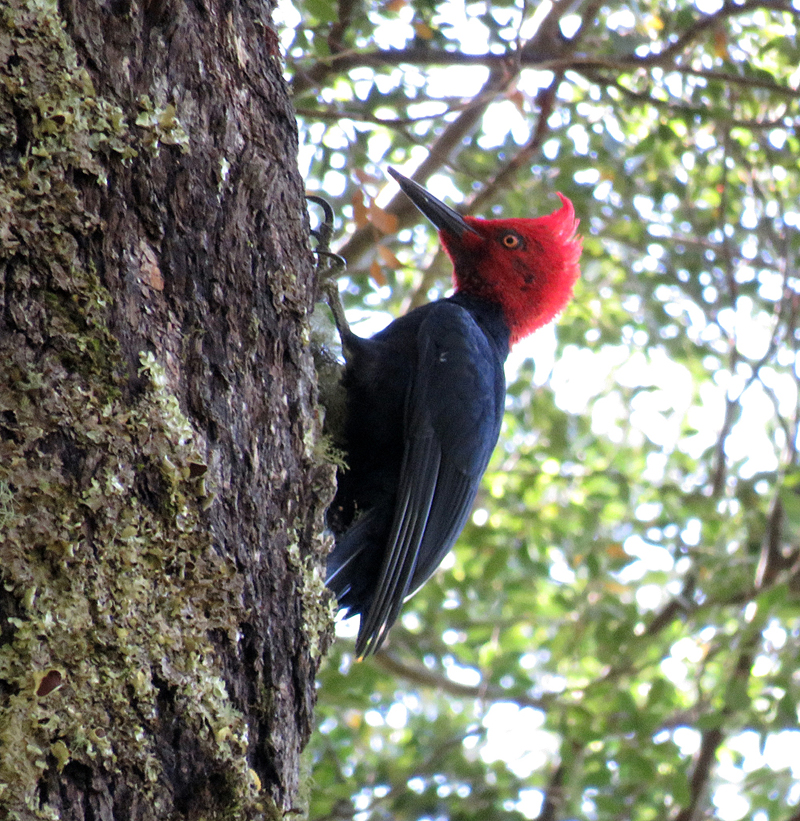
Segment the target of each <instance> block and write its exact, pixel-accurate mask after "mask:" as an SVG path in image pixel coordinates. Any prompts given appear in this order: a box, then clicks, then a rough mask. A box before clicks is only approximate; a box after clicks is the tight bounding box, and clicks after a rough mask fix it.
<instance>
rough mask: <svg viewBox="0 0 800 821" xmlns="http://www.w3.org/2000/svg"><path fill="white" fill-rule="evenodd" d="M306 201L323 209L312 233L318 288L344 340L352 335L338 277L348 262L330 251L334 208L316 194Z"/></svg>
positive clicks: (310, 195) (307, 197)
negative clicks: (314, 242) (315, 244)
mask: <svg viewBox="0 0 800 821" xmlns="http://www.w3.org/2000/svg"><path fill="white" fill-rule="evenodd" d="M306 199H307V200H308V201H309V202H313V203H314V204H315V205H319V206H320V208H322V213H323V220H322V222H320V224H319V226H318V227H317V228H316V229H314V230H312V231H311V236H312V237H314V239H315V240H316V241H317V247H316V248H315V249H314V253H315V254H316V255H317V274H318V280H317V282H318V287H319V289H320V291H321V292H322V294H324V296H325V300H326V301H327V303H328V305H329V306H330V309H331V313H332V314H333V320H334V322H335V323H336V328H337V329H338V331H339V336H340V337H341V338H342V340H344V338H345V336H346V335H347V334H349V333H350V325H349V324H348V323H347V319H346V318H345V315H344V305H342V298H341V297H340V296H339V284H338V282H337V279H338V277H339V276H340V275H341V274H342V273H344V271H345V268H346V266H347V262H346V260H345V259H344V257H342V256H339V254H334V253H333V252H332V251H331V250H330V242H331V237H332V236H333V208H332V207H331V204H330V203H329V202H328V201H327V200H326V199H324V198H323V197H319V196H317V195H316V194H306Z"/></svg>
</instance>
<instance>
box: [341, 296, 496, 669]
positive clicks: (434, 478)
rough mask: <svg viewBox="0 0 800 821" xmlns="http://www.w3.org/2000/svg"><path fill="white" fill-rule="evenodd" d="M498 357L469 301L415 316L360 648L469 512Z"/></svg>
mask: <svg viewBox="0 0 800 821" xmlns="http://www.w3.org/2000/svg"><path fill="white" fill-rule="evenodd" d="M504 398H505V382H504V377H503V357H502V356H501V355H500V353H499V352H498V351H497V349H496V348H495V347H494V346H493V345H492V343H491V342H490V341H489V339H488V338H487V336H486V334H485V333H484V332H483V330H482V329H481V328H480V326H479V325H478V323H477V322H476V321H475V320H474V318H473V317H472V315H471V314H470V312H469V311H467V310H465V309H464V308H462V307H461V306H459V305H457V304H454V303H453V302H450V301H442V302H439V303H436V304H435V305H433V306H431V309H430V310H429V311H428V313H427V316H426V317H425V319H424V321H423V322H422V323H421V324H420V326H419V332H418V336H417V362H416V368H415V371H414V378H413V380H412V383H411V386H410V388H409V393H408V397H407V404H406V411H405V421H404V430H405V436H404V440H405V446H404V453H403V462H402V467H401V471H400V482H399V485H398V492H397V500H396V503H395V508H394V518H393V521H392V528H391V532H390V535H389V538H388V541H387V544H386V550H385V553H384V558H383V563H382V565H381V570H380V574H379V577H378V583H377V586H376V588H375V592H374V595H373V597H372V601H371V603H370V606H369V609H368V610H367V611H366V613H364V614H362V617H361V624H360V626H359V633H358V640H357V642H356V652H357V654H358V655H359V656H364V655H367V654H369V653H372V652H375V651H376V650H377V649H378V648H379V647H380V646H381V644H382V643H383V640H384V639H385V637H386V633H387V631H388V630H389V628H390V627H391V625H392V624H393V623H394V621H395V619H396V618H397V615H398V613H399V612H400V607H401V606H402V604H403V601H404V599H405V598H406V597H407V596H409V595H410V594H411V593H413V592H414V591H415V590H417V589H419V588H420V587H421V586H422V585H423V584H424V583H425V582H426V581H427V580H428V579H429V578H430V576H431V575H432V574H433V572H434V571H435V570H436V568H437V567H438V566H439V564H440V562H441V561H442V559H443V558H444V557H445V555H446V554H447V552H448V551H449V550H450V548H451V547H452V546H453V544H454V542H455V541H456V539H457V538H458V535H459V533H460V532H461V530H462V528H463V527H464V524H465V523H466V520H467V518H468V516H469V513H470V509H471V508H472V503H473V501H474V499H475V494H476V493H477V491H478V485H479V484H480V480H481V476H483V472H484V471H485V470H486V465H487V464H488V462H489V457H490V456H491V454H492V450H493V449H494V446H495V444H496V442H497V436H498V433H499V431H500V422H501V420H502V414H503V403H504Z"/></svg>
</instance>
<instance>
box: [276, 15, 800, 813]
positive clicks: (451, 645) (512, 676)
mask: <svg viewBox="0 0 800 821" xmlns="http://www.w3.org/2000/svg"><path fill="white" fill-rule="evenodd" d="M798 8H800V6H798V5H797V4H795V5H792V4H791V3H789V2H782V1H778V0H742V1H741V2H731V0H724V2H713V0H708V2H697V3H692V2H687V0H671V2H667V3H656V2H654V0H639V2H628V3H625V2H614V3H604V2H599V0H578V2H577V3H574V2H565V0H555V2H543V3H541V4H539V5H535V4H529V3H527V2H524V0H515V1H514V2H511V1H510V0H506V1H505V2H494V3H491V4H489V3H486V2H475V3H469V4H467V5H466V6H464V5H462V4H459V3H457V2H448V1H447V0H390V1H389V2H386V3H383V4H375V3H363V4H359V3H355V2H352V0H340V2H339V3H338V5H334V4H330V3H328V2H319V0H314V1H313V2H312V0H308V1H307V2H300V1H299V0H298V3H297V6H296V8H294V9H292V8H290V7H288V6H286V7H284V10H283V13H284V15H285V19H286V24H287V25H286V27H285V29H284V31H283V39H284V46H285V48H286V55H287V66H288V70H289V72H290V74H291V78H292V83H293V85H294V91H295V102H296V106H297V108H298V111H299V114H300V117H301V129H302V146H301V160H302V162H303V164H304V166H305V167H304V170H305V171H306V172H307V178H308V185H309V188H310V189H313V190H319V191H320V192H323V193H324V194H325V195H326V196H327V197H328V198H329V199H330V200H331V202H332V203H333V205H334V208H335V210H336V212H337V214H339V215H340V216H341V218H342V225H341V230H342V231H344V232H349V235H348V236H347V238H346V240H345V241H344V242H343V244H342V247H341V248H340V249H339V250H340V253H342V254H343V255H344V256H345V257H346V258H347V259H348V261H349V263H350V265H349V269H348V275H347V278H346V279H344V280H343V285H342V287H343V288H344V297H345V300H346V305H347V307H348V309H349V310H350V317H351V319H355V318H359V317H365V318H367V319H369V322H368V323H366V324H365V325H364V326H362V327H363V328H364V329H366V328H370V329H371V330H374V329H375V327H376V323H378V322H383V321H385V320H386V319H387V318H388V315H389V314H391V315H396V314H399V313H401V312H403V311H405V310H407V309H408V308H409V307H411V306H413V305H415V304H418V303H420V302H424V301H426V300H427V299H430V298H436V297H437V296H440V295H442V294H443V293H445V291H446V289H447V287H448V282H447V275H448V270H447V265H446V264H445V262H444V261H443V260H442V259H441V255H440V254H436V240H435V236H434V235H433V233H432V232H431V230H430V229H429V228H428V227H427V226H425V225H423V224H422V222H423V221H422V219H421V218H420V217H419V216H418V215H417V214H416V213H415V212H414V211H413V209H411V208H409V207H408V206H407V205H406V204H405V203H404V202H403V201H402V198H401V197H400V196H394V197H393V198H392V196H393V195H394V194H395V192H396V187H395V185H394V184H393V183H391V182H390V181H388V179H387V178H386V176H385V168H386V166H387V165H389V164H391V165H394V166H397V167H398V169H399V170H401V171H403V172H404V173H407V174H410V173H411V172H412V171H417V176H416V177H415V178H416V179H418V180H419V181H420V182H423V183H424V184H427V185H428V186H429V187H430V188H431V189H432V191H433V192H434V193H435V194H437V195H438V196H442V197H443V198H446V199H449V200H451V201H454V202H460V203H461V207H462V208H463V209H464V211H466V212H471V213H479V214H481V215H484V216H492V215H494V216H497V215H506V216H522V215H527V214H530V215H532V216H533V215H536V214H540V213H544V212H546V211H549V210H553V209H554V208H555V207H556V205H557V202H556V199H555V196H554V194H555V192H556V191H561V192H563V193H564V194H565V195H567V196H568V197H570V198H571V199H572V201H573V203H574V204H575V208H576V211H577V213H578V215H579V216H580V217H581V220H582V228H581V230H582V233H583V236H584V256H583V262H582V269H583V277H582V280H581V282H580V284H579V286H578V289H577V293H576V297H575V301H574V303H573V304H572V305H571V306H570V307H569V308H568V309H567V310H566V311H565V313H564V315H563V316H562V317H561V319H560V320H559V322H558V324H557V327H556V329H555V331H554V332H551V331H544V332H542V333H540V334H539V335H538V336H537V337H536V338H535V339H534V341H533V343H532V344H530V345H529V346H527V347H523V350H522V351H521V353H520V354H518V355H515V356H514V357H512V361H511V363H510V366H509V371H508V376H509V382H510V384H509V400H508V412H507V415H506V424H505V429H504V433H503V438H502V440H501V445H500V447H498V450H497V452H496V453H495V456H494V459H493V462H492V465H491V467H490V470H489V472H488V474H487V476H486V479H485V482H484V485H483V490H482V492H481V495H480V497H479V500H478V502H477V504H476V510H475V513H474V515H473V519H472V522H471V523H470V524H469V526H468V527H467V529H466V531H465V533H464V534H463V536H462V538H461V539H460V541H459V544H458V546H457V548H456V550H455V551H454V553H453V555H452V557H451V558H450V559H449V560H448V561H447V562H446V565H445V568H444V569H443V570H442V571H440V573H439V574H438V575H437V576H436V577H435V579H434V580H432V581H431V582H430V583H429V584H428V585H427V586H426V587H425V588H424V589H423V590H422V591H421V592H420V593H419V594H418V595H417V596H416V597H415V598H414V599H413V600H412V601H411V602H409V603H408V604H407V605H406V607H405V611H404V612H405V615H404V617H403V618H402V622H401V623H400V624H398V625H397V626H396V627H395V629H394V631H393V633H392V635H391V639H390V642H389V644H388V646H387V649H386V650H385V651H384V652H383V653H381V654H379V656H378V657H377V658H375V659H371V660H368V661H367V662H364V663H360V664H354V663H353V659H352V644H351V643H350V642H349V641H348V640H347V639H346V638H341V639H339V641H338V642H337V644H336V646H335V648H334V650H333V651H332V653H331V655H330V657H329V659H328V661H327V663H326V664H324V665H323V670H322V671H321V674H320V695H319V707H318V716H319V729H318V732H317V733H316V735H315V738H314V739H313V740H312V755H313V773H314V779H315V795H314V798H313V803H312V817H313V818H316V819H345V818H351V817H356V818H358V819H364V820H366V819H381V818H393V819H429V818H430V819H434V818H436V819H439V818H442V819H443V818H451V819H464V821H466V820H467V819H486V818H491V819H517V818H534V817H538V818H540V819H573V818H581V819H583V818H587V819H593V818H598V819H607V818H629V819H636V820H637V821H644V820H645V819H663V818H669V819H678V820H679V821H689V819H693V818H700V817H704V818H720V819H725V820H726V821H727V819H739V818H743V817H749V818H755V819H758V820H759V821H766V819H784V818H786V819H788V818H790V817H791V818H796V817H798V815H799V814H800V813H799V811H798V803H800V764H798V761H800V759H798V757H797V753H796V750H797V749H798V748H799V745H800V732H798V728H797V725H798V706H797V705H798V701H799V700H800V676H799V675H798V673H797V672H796V671H797V669H798V661H799V660H800V659H799V657H800V618H799V617H798V612H800V610H799V608H798V593H800V572H799V571H798V568H800V551H798V532H799V531H800V501H798V498H799V497H798V483H799V482H800V468H798V457H797V435H798V430H797V427H798V339H800V331H798V327H797V325H798V309H799V308H800V294H799V293H798V280H797V274H796V270H797V264H798V254H799V252H800V233H798V224H799V223H800V209H798V206H797V202H798V198H799V197H800V181H799V180H800V177H799V176H798V156H800V135H798V130H797V124H798V121H799V120H798V117H799V116H800V112H798V98H799V97H800V92H798V86H800V70H798V65H799V64H800V49H799V48H798V39H797V23H798ZM365 332H366V331H365ZM531 356H533V360H532V359H531V358H530V357H531ZM534 361H535V362H536V364H535V366H534V364H533V362H534Z"/></svg>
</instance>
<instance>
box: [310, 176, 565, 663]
mask: <svg viewBox="0 0 800 821" xmlns="http://www.w3.org/2000/svg"><path fill="white" fill-rule="evenodd" d="M389 173H390V174H391V175H392V177H394V179H395V180H396V181H397V182H398V184H399V185H400V188H401V189H402V191H403V192H404V193H405V194H406V196H408V197H409V199H410V200H411V201H412V202H413V203H414V205H415V206H416V207H417V208H418V209H419V210H420V211H421V212H422V214H424V216H426V217H427V218H428V219H429V220H430V221H431V222H432V223H433V224H434V226H436V228H437V229H438V231H439V240H440V242H441V244H442V246H443V247H444V249H445V251H446V252H447V254H448V256H449V257H450V259H451V261H452V263H453V284H454V287H455V292H454V293H453V295H452V296H449V297H447V298H445V299H440V300H437V301H435V302H431V303H428V304H427V305H422V306H420V307H419V308H415V309H414V310H412V311H410V312H409V313H407V314H405V315H404V316H402V317H400V318H398V319H396V320H394V321H393V322H392V323H391V324H390V325H389V326H388V327H387V328H385V329H384V330H382V331H380V332H379V333H377V334H375V335H374V336H373V337H371V338H369V339H364V338H362V337H359V336H357V335H356V334H354V333H353V332H352V331H350V329H349V328H348V327H347V325H346V322H344V321H343V317H342V316H341V314H340V317H339V318H338V319H337V324H338V325H339V332H340V335H341V338H342V350H343V354H344V358H345V363H346V365H345V369H344V376H343V379H342V385H343V387H344V391H345V396H346V400H345V414H346V418H345V425H344V441H343V442H341V443H340V444H341V446H342V449H343V451H344V461H345V463H346V467H343V468H340V470H339V475H338V480H337V492H336V496H335V498H334V501H333V503H332V505H331V508H330V510H329V514H328V521H329V524H330V526H331V529H332V530H333V532H334V535H335V546H334V548H333V550H332V552H331V554H330V556H329V557H328V563H327V577H326V583H327V585H328V587H329V588H330V590H331V591H333V593H334V594H335V595H336V598H337V601H338V606H339V608H340V609H341V610H344V611H345V612H346V613H347V615H355V614H359V615H360V623H359V632H358V637H357V640H356V654H357V656H358V657H364V656H367V655H369V654H370V653H374V652H376V651H377V650H378V649H379V648H380V647H381V645H382V644H383V642H384V640H385V639H386V635H387V633H388V630H389V628H390V627H391V626H392V624H393V623H394V621H395V620H396V619H397V616H398V614H399V613H400V608H401V606H402V604H403V601H404V600H405V599H406V598H408V597H409V596H411V595H412V594H413V593H415V592H416V591H417V590H418V589H419V588H420V587H421V586H422V585H423V584H424V583H425V582H426V581H427V580H428V579H429V578H430V577H431V575H432V574H433V573H434V571H435V570H436V568H437V567H438V566H439V564H440V563H441V561H442V559H443V558H444V557H445V555H446V554H447V553H448V551H449V550H450V548H451V547H452V546H453V544H454V543H455V541H456V539H457V538H458V535H459V534H460V532H461V530H462V528H463V527H464V525H465V523H466V521H467V519H468V517H469V514H470V510H471V508H472V504H473V501H474V499H475V495H476V493H477V491H478V486H479V484H480V480H481V477H482V476H483V473H484V471H485V470H486V466H487V464H488V463H489V458H490V457H491V455H492V451H493V450H494V447H495V445H496V443H497V438H498V435H499V433H500V424H501V421H502V416H503V407H504V404H505V393H506V388H505V376H504V372H503V365H504V363H505V360H506V357H507V356H508V353H509V350H510V348H511V346H512V345H514V343H516V342H518V341H519V340H520V339H523V338H524V337H526V336H528V335H529V334H530V333H532V332H533V331H535V330H536V329H537V328H540V327H542V326H543V325H546V324H547V323H549V322H550V321H551V320H552V319H553V318H554V317H555V316H556V315H557V314H558V313H559V312H560V311H561V310H562V309H563V308H564V306H565V305H566V304H567V302H568V301H569V299H570V297H571V295H572V290H573V286H574V283H575V280H576V279H577V277H578V275H579V267H578V261H579V258H580V254H581V239H580V237H579V236H577V235H576V231H577V228H578V220H577V219H576V218H575V210H574V208H573V206H572V203H571V202H570V201H569V200H568V199H567V198H566V197H564V196H562V195H561V194H559V195H558V196H559V198H560V199H561V207H560V208H559V209H557V210H556V211H554V212H553V213H552V214H549V215H547V216H542V217H535V218H524V219H480V218H477V217H468V216H461V215H460V214H459V213H458V212H456V211H454V210H453V209H452V208H450V207H449V206H447V205H445V204H444V203H443V202H441V201H440V200H438V199H436V198H435V197H434V196H433V195H431V194H430V193H429V192H428V191H427V190H426V189H425V188H423V187H422V186H421V185H419V184H417V183H416V182H414V181H413V180H410V179H408V178H407V177H404V176H403V175H402V174H400V173H398V172H397V171H395V170H394V169H393V168H390V169H389Z"/></svg>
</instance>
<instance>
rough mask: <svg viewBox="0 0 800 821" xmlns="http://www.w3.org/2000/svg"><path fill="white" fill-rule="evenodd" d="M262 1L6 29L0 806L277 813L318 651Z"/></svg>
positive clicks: (310, 498)
mask: <svg viewBox="0 0 800 821" xmlns="http://www.w3.org/2000/svg"><path fill="white" fill-rule="evenodd" d="M270 12H271V8H270V4H268V3H252V4H251V3H248V2H241V1H240V0H232V1H231V2H223V0H199V1H198V2H196V3H188V2H187V3H182V2H178V0H174V2H173V0H163V2H162V0H143V2H139V0H61V2H60V3H59V4H58V5H56V4H55V3H49V2H48V0H5V2H4V4H3V7H2V10H0V21H1V22H0V80H1V81H2V82H0V156H1V157H2V169H1V171H0V173H2V179H0V185H1V186H2V189H1V190H0V266H1V267H0V573H1V574H2V583H3V584H2V587H0V756H1V757H0V817H2V818H6V817H8V818H19V819H28V818H31V819H32V818H42V817H44V818H59V819H64V821H66V820H67V819H109V820H110V819H114V821H122V820H123V819H161V818H199V817H203V818H213V817H225V818H231V817H233V815H232V813H233V812H235V814H236V817H238V818H253V817H256V816H259V817H265V818H271V817H279V816H281V815H282V814H283V813H285V812H288V811H292V810H297V809H299V808H300V806H299V803H298V802H299V801H300V799H299V798H298V789H299V781H300V763H299V756H300V751H301V749H302V747H303V745H304V743H305V741H306V740H307V738H308V735H309V732H310V727H311V718H312V707H313V701H314V673H315V671H316V666H317V662H318V659H319V656H320V654H321V652H322V651H323V650H324V645H325V643H326V641H327V640H328V637H329V634H330V608H329V606H328V599H327V595H326V594H325V592H324V588H323V584H322V581H321V577H320V574H319V570H318V567H319V565H320V563H321V557H322V555H323V552H324V547H325V546H324V543H323V540H322V538H321V537H320V533H321V531H322V514H323V510H324V507H325V505H326V503H327V501H328V499H329V497H330V493H331V486H332V478H333V476H332V469H331V468H330V467H329V466H328V465H327V464H325V463H324V461H323V459H322V458H321V457H320V456H318V453H319V452H320V451H321V450H322V449H321V448H317V446H316V442H317V437H318V436H319V427H320V426H319V420H318V417H317V410H316V404H315V391H316V386H315V376H314V370H313V364H312V360H311V357H310V355H309V352H308V348H307V345H306V334H307V318H308V315H309V313H310V311H311V310H312V307H313V295H314V279H313V267H312V256H311V253H310V251H309V247H308V241H307V221H306V217H305V203H304V200H303V186H302V181H301V180H300V179H299V176H298V173H297V166H296V142H297V139H296V126H295V121H294V116H293V113H292V109H291V106H290V104H289V102H288V97H287V92H286V88H285V84H284V82H283V79H282V74H281V63H280V58H279V52H278V40H277V37H276V34H275V31H274V30H273V29H272V28H271V25H270V19H269V15H270Z"/></svg>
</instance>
